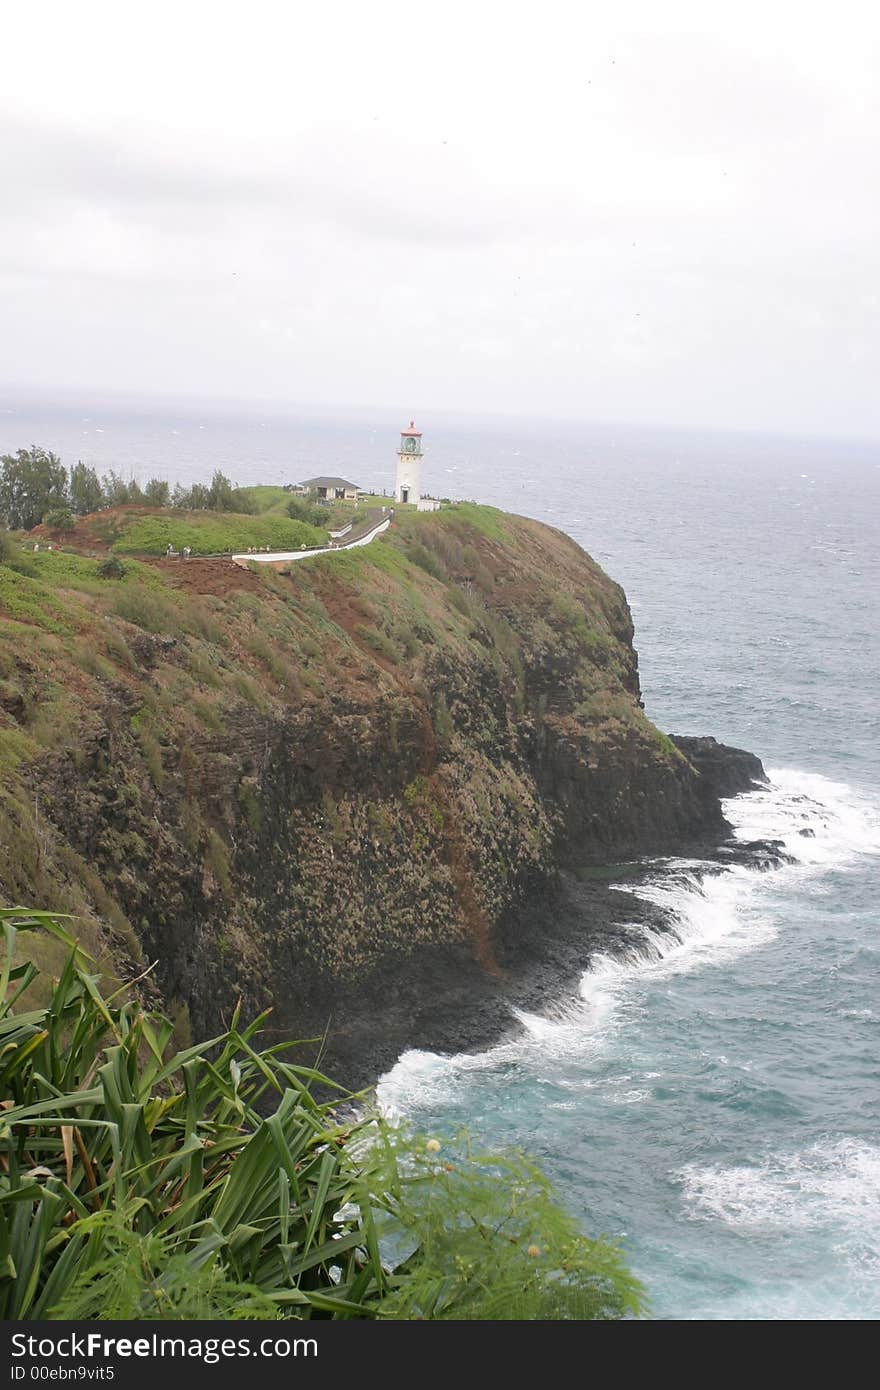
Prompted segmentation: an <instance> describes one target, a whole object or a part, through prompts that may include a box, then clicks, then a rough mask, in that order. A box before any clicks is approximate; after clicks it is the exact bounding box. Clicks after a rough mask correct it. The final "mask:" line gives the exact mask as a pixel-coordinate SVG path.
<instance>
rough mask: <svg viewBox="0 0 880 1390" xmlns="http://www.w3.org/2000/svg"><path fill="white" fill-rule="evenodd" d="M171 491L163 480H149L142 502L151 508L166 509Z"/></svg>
mask: <svg viewBox="0 0 880 1390" xmlns="http://www.w3.org/2000/svg"><path fill="white" fill-rule="evenodd" d="M170 500H171V490H170V488H169V486H168V484H167V483H166V482H165V480H164V478H150V480H149V482H148V483H147V484H146V486H145V488H144V501H145V502H147V503H148V504H149V506H151V507H167V506H168V504H169V502H170Z"/></svg>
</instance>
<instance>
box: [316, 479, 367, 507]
mask: <svg viewBox="0 0 880 1390" xmlns="http://www.w3.org/2000/svg"><path fill="white" fill-rule="evenodd" d="M302 486H303V487H304V488H305V490H306V492H316V493H317V494H318V496H319V497H325V498H327V499H328V500H330V501H333V500H336V499H338V498H347V497H357V495H358V491H359V488H358V485H357V483H350V482H349V481H348V479H347V478H307V479H306V481H305V482H304V483H303V484H302Z"/></svg>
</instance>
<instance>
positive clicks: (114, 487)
mask: <svg viewBox="0 0 880 1390" xmlns="http://www.w3.org/2000/svg"><path fill="white" fill-rule="evenodd" d="M101 481H102V483H103V485H104V500H105V502H106V505H107V506H108V507H125V506H128V505H129V504H130V503H133V502H137V503H139V504H143V502H144V494H143V493H142V491H141V488H140V484H139V483H138V482H137V480H136V479H135V478H130V479H129V480H128V482H126V481H125V479H124V478H121V477H120V476H119V474H118V473H113V472H112V471H111V472H110V473H107V474H106V476H105V477H104V478H102V480H101Z"/></svg>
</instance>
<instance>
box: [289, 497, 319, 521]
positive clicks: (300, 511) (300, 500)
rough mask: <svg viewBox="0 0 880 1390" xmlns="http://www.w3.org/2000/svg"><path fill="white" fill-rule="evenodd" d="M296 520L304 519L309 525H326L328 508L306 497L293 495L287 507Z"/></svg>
mask: <svg viewBox="0 0 880 1390" xmlns="http://www.w3.org/2000/svg"><path fill="white" fill-rule="evenodd" d="M285 510H286V511H287V515H288V516H289V517H291V518H292V519H293V520H294V521H304V522H305V523H306V525H307V526H318V527H326V525H327V508H326V507H321V506H319V505H318V503H317V502H310V501H309V500H308V498H306V497H291V498H290V501H289V502H288V503H287V507H286V509H285Z"/></svg>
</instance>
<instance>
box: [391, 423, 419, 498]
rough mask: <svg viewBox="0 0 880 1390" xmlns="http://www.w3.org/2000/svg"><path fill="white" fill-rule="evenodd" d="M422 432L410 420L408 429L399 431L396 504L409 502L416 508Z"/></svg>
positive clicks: (395, 490)
mask: <svg viewBox="0 0 880 1390" xmlns="http://www.w3.org/2000/svg"><path fill="white" fill-rule="evenodd" d="M421 475H422V432H421V430H417V429H416V427H415V422H414V421H413V420H410V422H409V429H408V430H401V431H400V448H399V449H398V450H397V486H396V487H395V489H394V496H395V497H396V499H397V501H398V502H411V503H412V504H413V505H414V506H416V507H417V506H418V504H419V499H420V498H421V495H422V493H421V481H422V477H421Z"/></svg>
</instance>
